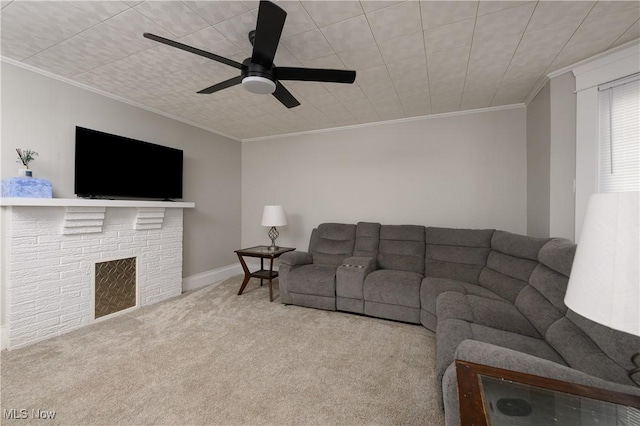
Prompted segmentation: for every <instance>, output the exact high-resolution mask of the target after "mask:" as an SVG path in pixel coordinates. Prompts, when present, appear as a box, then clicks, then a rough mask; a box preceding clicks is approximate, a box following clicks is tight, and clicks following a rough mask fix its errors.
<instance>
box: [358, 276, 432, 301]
mask: <svg viewBox="0 0 640 426" xmlns="http://www.w3.org/2000/svg"><path fill="white" fill-rule="evenodd" d="M421 281H422V275H420V274H418V273H415V272H408V271H394V270H391V269H380V270H378V271H374V272H372V273H370V274H369V275H367V278H365V280H364V299H365V300H369V301H372V302H378V303H386V304H390V305H400V306H408V307H411V308H418V309H419V308H420V282H421Z"/></svg>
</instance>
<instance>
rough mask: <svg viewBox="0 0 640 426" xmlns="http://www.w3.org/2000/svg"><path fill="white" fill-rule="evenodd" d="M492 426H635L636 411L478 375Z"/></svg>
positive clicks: (638, 422)
mask: <svg viewBox="0 0 640 426" xmlns="http://www.w3.org/2000/svg"><path fill="white" fill-rule="evenodd" d="M478 380H479V382H480V388H481V391H482V399H483V403H484V408H485V413H486V416H487V420H488V423H489V424H490V425H493V426H544V425H567V426H574V425H589V426H592V425H593V426H595V425H599V426H614V425H617V426H639V425H640V410H639V409H637V408H633V407H629V406H625V405H620V404H616V403H613V402H607V401H602V400H597V399H592V398H587V397H584V396H578V395H572V394H569V393H565V392H560V391H555V390H551V389H545V388H541V387H537V386H532V385H528V384H523V383H518V382H513V381H510V380H505V379H500V378H496V377H491V376H485V375H482V374H479V375H478Z"/></svg>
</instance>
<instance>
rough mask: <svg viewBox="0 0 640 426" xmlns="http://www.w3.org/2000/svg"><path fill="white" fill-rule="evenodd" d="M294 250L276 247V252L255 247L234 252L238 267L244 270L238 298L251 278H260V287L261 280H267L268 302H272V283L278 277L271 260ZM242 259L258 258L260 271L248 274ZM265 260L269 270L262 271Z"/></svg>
mask: <svg viewBox="0 0 640 426" xmlns="http://www.w3.org/2000/svg"><path fill="white" fill-rule="evenodd" d="M294 250H295V248H291V247H278V248H277V249H276V250H269V247H268V246H256V247H250V248H245V249H240V250H236V251H235V253H236V254H237V255H238V259H239V260H240V265H242V269H243V270H244V281H242V285H241V286H240V291H238V296H240V295H241V294H242V292H243V291H244V288H245V287H246V286H247V283H248V282H249V280H250V279H251V278H260V285H262V281H263V280H269V301H270V302H273V287H272V281H273V279H274V278H277V277H278V272H277V271H274V270H273V259H277V258H278V257H280V255H281V254H283V253H286V252H289V251H294ZM244 257H259V258H260V270H258V271H255V272H250V271H249V268H248V267H247V264H246V262H245V261H244V259H243V258H244ZM265 259H269V269H264V260H265Z"/></svg>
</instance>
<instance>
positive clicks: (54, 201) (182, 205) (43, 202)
mask: <svg viewBox="0 0 640 426" xmlns="http://www.w3.org/2000/svg"><path fill="white" fill-rule="evenodd" d="M0 206H2V207H11V206H22V207H38V206H41V207H163V208H179V209H190V208H194V207H195V206H196V205H195V203H192V202H184V201H176V202H173V201H143V200H93V199H86V198H0Z"/></svg>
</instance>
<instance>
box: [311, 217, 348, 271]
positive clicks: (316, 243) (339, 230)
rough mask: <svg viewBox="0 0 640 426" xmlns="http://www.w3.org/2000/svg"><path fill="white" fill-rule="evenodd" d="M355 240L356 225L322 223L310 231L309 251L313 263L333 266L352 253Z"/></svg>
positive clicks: (339, 263)
mask: <svg viewBox="0 0 640 426" xmlns="http://www.w3.org/2000/svg"><path fill="white" fill-rule="evenodd" d="M355 241H356V226H355V225H348V224H343V223H322V224H320V226H318V228H317V229H314V230H313V232H312V233H311V241H310V243H309V252H310V253H311V254H312V255H313V263H314V264H317V265H327V266H335V267H336V268H337V267H338V266H340V265H341V264H342V261H343V260H344V259H346V258H347V257H350V256H352V255H353V248H354V246H355Z"/></svg>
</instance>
